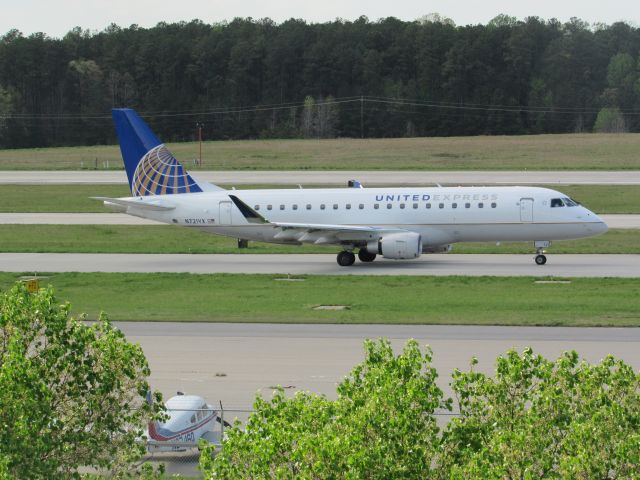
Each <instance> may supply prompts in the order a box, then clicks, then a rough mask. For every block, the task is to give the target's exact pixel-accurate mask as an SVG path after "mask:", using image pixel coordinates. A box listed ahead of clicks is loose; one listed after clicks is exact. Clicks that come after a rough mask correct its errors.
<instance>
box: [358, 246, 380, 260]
mask: <svg viewBox="0 0 640 480" xmlns="http://www.w3.org/2000/svg"><path fill="white" fill-rule="evenodd" d="M358 258H359V259H360V261H361V262H373V261H374V260H375V259H376V254H375V253H371V252H370V251H368V250H365V249H364V248H361V249H360V250H358Z"/></svg>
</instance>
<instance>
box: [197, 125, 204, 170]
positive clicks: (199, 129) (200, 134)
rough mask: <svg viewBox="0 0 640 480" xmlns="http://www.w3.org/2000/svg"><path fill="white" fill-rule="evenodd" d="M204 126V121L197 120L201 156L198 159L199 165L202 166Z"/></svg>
mask: <svg viewBox="0 0 640 480" xmlns="http://www.w3.org/2000/svg"><path fill="white" fill-rule="evenodd" d="M203 127H204V123H202V122H197V123H196V128H197V129H198V144H199V147H200V156H199V160H198V165H199V166H202V128H203Z"/></svg>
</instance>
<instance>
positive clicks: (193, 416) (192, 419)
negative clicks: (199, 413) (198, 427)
mask: <svg viewBox="0 0 640 480" xmlns="http://www.w3.org/2000/svg"><path fill="white" fill-rule="evenodd" d="M191 423H196V415H195V414H193V415H191Z"/></svg>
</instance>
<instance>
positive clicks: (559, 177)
mask: <svg viewBox="0 0 640 480" xmlns="http://www.w3.org/2000/svg"><path fill="white" fill-rule="evenodd" d="M193 175H194V176H195V177H196V178H198V179H199V180H204V181H207V182H212V183H221V184H225V185H247V184H269V185H292V184H293V185H295V184H302V185H314V184H315V185H326V184H337V185H346V182H347V180H349V179H356V180H359V181H361V182H362V183H363V184H364V185H365V186H366V185H434V184H437V183H442V184H470V185H490V184H496V185H505V184H506V185H516V184H521V185H524V184H526V185H539V184H548V185H552V184H558V185H640V170H633V171H471V172H470V171H459V172H452V171H433V172H425V171H418V172H416V171H299V170H286V171H280V170H274V171H194V172H193ZM126 182H127V178H126V175H125V173H124V171H121V170H116V171H113V170H108V171H3V172H2V174H1V175H0V184H2V183H4V184H10V183H11V184H20V183H22V184H37V183H42V184H71V183H83V184H98V183H112V184H117V183H126Z"/></svg>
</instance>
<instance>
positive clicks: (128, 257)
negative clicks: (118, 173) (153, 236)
mask: <svg viewBox="0 0 640 480" xmlns="http://www.w3.org/2000/svg"><path fill="white" fill-rule="evenodd" d="M533 256H534V255H533V253H532V254H531V255H511V254H502V255H500V254H498V255H489V254H482V255H470V254H469V255H455V254H436V255H423V256H422V257H420V258H418V259H416V260H400V261H394V260H385V259H378V260H376V261H375V262H373V263H361V262H357V261H356V263H355V264H354V265H353V266H351V267H340V266H338V264H337V263H336V259H335V255H327V254H316V255H313V254H289V255H287V254H270V255H264V254H263V255H256V254H238V255H189V254H88V253H0V271H4V272H185V273H262V274H285V275H286V274H292V275H305V274H310V275H437V276H445V275H470V276H484V275H494V276H540V275H545V276H554V277H633V278H635V277H640V255H553V253H552V252H551V253H549V254H547V258H548V262H547V264H546V265H544V266H538V265H536V264H535V263H534V262H533Z"/></svg>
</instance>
